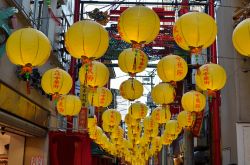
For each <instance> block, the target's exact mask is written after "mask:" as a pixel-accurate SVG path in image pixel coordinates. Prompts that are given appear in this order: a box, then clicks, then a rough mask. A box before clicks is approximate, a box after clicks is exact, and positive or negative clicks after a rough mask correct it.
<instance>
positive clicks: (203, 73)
mask: <svg viewBox="0 0 250 165" xmlns="http://www.w3.org/2000/svg"><path fill="white" fill-rule="evenodd" d="M226 79H227V76H226V72H225V70H224V69H223V68H222V67H221V66H220V65H218V64H213V63H210V64H205V65H202V66H201V67H200V68H199V69H198V70H197V72H196V74H195V81H196V85H197V86H198V87H199V88H201V89H202V90H211V91H216V90H220V89H222V88H223V87H224V85H225V83H226Z"/></svg>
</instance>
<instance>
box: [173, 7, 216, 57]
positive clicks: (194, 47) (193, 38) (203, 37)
mask: <svg viewBox="0 0 250 165" xmlns="http://www.w3.org/2000/svg"><path fill="white" fill-rule="evenodd" d="M216 35H217V25H216V23H215V20H214V19H213V18H212V17H211V16H209V15H208V14H206V13H202V12H189V13H186V14H184V15H182V16H181V17H180V18H178V20H177V21H176V22H175V25H174V28H173V36H174V40H175V42H176V43H177V44H178V46H179V47H181V48H182V49H184V50H188V51H191V52H192V53H200V52H201V50H202V49H205V48H207V47H209V46H210V45H211V44H212V43H213V42H214V40H215V38H216Z"/></svg>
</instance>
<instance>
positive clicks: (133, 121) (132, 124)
mask: <svg viewBox="0 0 250 165" xmlns="http://www.w3.org/2000/svg"><path fill="white" fill-rule="evenodd" d="M125 123H126V124H127V126H129V127H135V126H137V125H138V122H137V121H136V119H134V118H132V117H131V115H130V114H129V113H128V114H126V116H125Z"/></svg>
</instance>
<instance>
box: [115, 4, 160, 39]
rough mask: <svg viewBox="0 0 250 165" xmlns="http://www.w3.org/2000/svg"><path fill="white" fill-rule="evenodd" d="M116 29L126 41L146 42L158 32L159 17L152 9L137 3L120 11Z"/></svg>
mask: <svg viewBox="0 0 250 165" xmlns="http://www.w3.org/2000/svg"><path fill="white" fill-rule="evenodd" d="M117 29H118V32H119V34H120V36H121V38H122V39H123V40H124V41H126V42H128V43H132V44H148V43H150V42H152V41H153V40H154V39H155V38H156V36H157V35H158V33H159V30H160V19H159V17H158V15H157V14H156V13H155V12H154V11H153V10H152V9H150V8H147V7H145V6H141V5H137V6H134V7H130V8H128V9H126V10H125V11H124V12H122V14H121V16H120V18H119V20H118V27H117Z"/></svg>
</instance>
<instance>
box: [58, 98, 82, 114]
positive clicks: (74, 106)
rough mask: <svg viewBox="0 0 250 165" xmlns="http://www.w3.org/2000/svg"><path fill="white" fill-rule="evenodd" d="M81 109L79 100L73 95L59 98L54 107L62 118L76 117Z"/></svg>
mask: <svg viewBox="0 0 250 165" xmlns="http://www.w3.org/2000/svg"><path fill="white" fill-rule="evenodd" d="M81 107H82V103H81V100H80V98H79V97H77V96H74V95H64V96H61V97H60V98H59V100H58V102H57V105H56V108H57V111H58V113H60V114H61V115H63V116H75V115H78V113H79V112H80V110H81Z"/></svg>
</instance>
